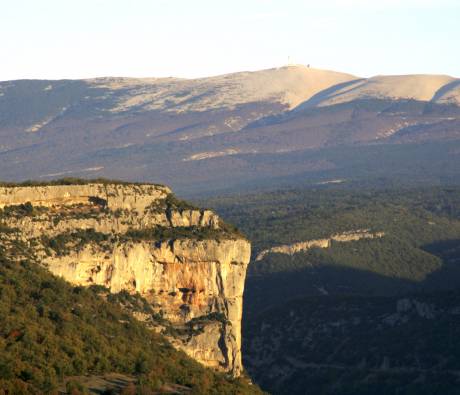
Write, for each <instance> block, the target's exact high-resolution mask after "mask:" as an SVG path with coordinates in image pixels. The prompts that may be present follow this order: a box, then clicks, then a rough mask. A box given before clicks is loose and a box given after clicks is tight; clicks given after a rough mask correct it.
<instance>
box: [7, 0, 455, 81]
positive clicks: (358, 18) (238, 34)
mask: <svg viewBox="0 0 460 395" xmlns="http://www.w3.org/2000/svg"><path fill="white" fill-rule="evenodd" d="M459 21H460V0H319V1H308V0H304V1H300V0H231V1H227V0H225V1H223V0H194V1H190V0H0V80H1V81H4V80H12V79H22V78H39V79H60V78H91V77H98V76H125V77H168V76H176V77H185V78H197V77H204V76H210V75H217V74H224V73H230V72H236V71H243V70H258V69H266V68H272V67H279V66H283V65H286V64H287V63H288V62H290V63H294V64H305V65H307V64H309V65H311V67H315V68H323V69H330V70H336V71H342V72H348V73H351V74H355V75H357V76H361V77H368V76H372V75H378V74H418V73H429V74H449V75H452V76H455V77H460V50H459V43H460V23H459Z"/></svg>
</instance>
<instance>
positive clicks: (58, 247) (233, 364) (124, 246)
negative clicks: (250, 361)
mask: <svg viewBox="0 0 460 395" xmlns="http://www.w3.org/2000/svg"><path fill="white" fill-rule="evenodd" d="M27 202H30V203H32V207H31V206H30V205H28V209H26V207H25V206H24V205H25V204H26V203H27ZM15 205H16V206H15ZM21 205H22V206H21ZM0 207H3V208H4V210H3V214H2V221H3V222H4V223H5V224H7V225H8V226H10V227H14V228H17V229H19V230H20V237H21V238H22V239H23V240H24V241H26V240H27V241H28V242H29V243H33V244H34V245H36V252H37V255H38V256H39V257H40V261H41V262H43V263H44V264H45V265H46V266H47V268H48V269H49V270H50V271H51V272H53V273H54V274H56V275H59V276H62V277H63V278H65V279H66V280H68V281H70V282H72V283H73V284H76V285H83V286H89V285H101V286H104V287H106V288H108V289H109V290H110V292H112V293H118V292H120V291H128V292H129V293H133V294H134V293H139V294H140V295H141V296H143V297H144V298H145V299H146V300H147V301H148V303H149V304H150V306H151V307H152V309H153V311H154V312H155V316H157V317H161V322H162V327H161V328H156V329H157V330H159V331H163V332H164V333H165V335H167V336H168V337H169V338H170V340H171V342H172V343H173V344H174V345H175V346H176V347H178V348H180V349H182V350H184V351H185V352H186V353H187V354H189V355H190V356H192V357H193V358H195V359H196V360H198V361H200V362H201V363H203V364H205V365H206V366H210V367H213V368H216V369H218V370H222V371H228V372H231V373H232V374H233V375H235V376H238V375H239V374H240V373H241V371H242V363H241V317H242V304H243V303H242V302H243V301H242V298H243V290H244V281H245V276H246V268H247V265H248V262H249V259H250V244H249V242H248V241H247V240H245V239H244V238H243V237H241V236H240V235H238V234H236V233H234V232H230V231H228V230H226V228H225V224H223V223H222V222H221V221H220V219H219V217H218V216H217V215H216V214H214V213H213V212H212V211H209V210H199V209H196V208H193V207H190V206H188V205H186V204H185V203H184V202H180V201H178V200H177V199H175V198H173V197H172V195H171V192H170V190H169V189H168V188H166V187H163V186H155V185H116V184H108V185H104V184H89V185H71V186H68V185H65V186H39V187H17V188H1V189H0ZM175 229H177V231H176V230H175ZM144 319H145V317H144ZM197 322H198V323H199V325H195V324H196V323H197ZM184 328H187V330H184Z"/></svg>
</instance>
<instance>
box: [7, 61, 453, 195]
mask: <svg viewBox="0 0 460 395" xmlns="http://www.w3.org/2000/svg"><path fill="white" fill-rule="evenodd" d="M459 103H460V80H459V79H456V78H453V77H449V76H443V75H439V76H437V75H406V76H376V77H372V78H360V77H357V76H353V75H350V74H344V73H337V72H333V71H326V70H318V69H314V68H309V67H305V66H287V67H281V68H275V69H269V70H261V71H255V72H240V73H234V74H227V75H222V76H215V77H209V78H200V79H179V78H149V79H133V78H96V79H90V80H59V81H40V80H19V81H6V82H1V83H0V178H2V179H5V180H18V179H27V178H35V179H37V178H38V179H49V178H53V177H60V176H80V177H81V176H84V177H87V176H90V177H99V176H104V177H112V178H120V177H121V178H124V179H138V180H145V181H149V180H159V181H161V182H163V183H166V184H169V185H172V186H173V187H175V188H176V190H179V191H180V192H186V193H191V192H193V193H202V192H205V191H209V190H213V191H214V190H218V189H220V188H247V186H248V185H250V186H254V185H273V184H276V185H279V184H280V183H281V184H282V183H287V184H289V183H292V182H294V183H297V182H298V181H299V180H302V182H312V183H317V182H327V181H328V180H331V179H341V180H345V181H347V180H356V179H368V178H369V177H374V178H379V179H380V178H385V179H387V178H395V177H396V178H398V179H407V180H411V182H412V181H414V182H424V181H426V180H427V179H429V180H431V181H435V182H444V181H443V180H444V179H445V180H449V182H451V181H452V180H455V177H458V172H456V171H455V169H456V168H458V165H459V162H460V156H459V155H458V152H460V139H459V137H460V134H459V130H460V108H459ZM389 158H392V159H391V160H389ZM425 166H429V168H428V171H422V172H421V171H420V169H421V168H423V167H425ZM456 174H457V175H456ZM441 177H442V178H443V180H441Z"/></svg>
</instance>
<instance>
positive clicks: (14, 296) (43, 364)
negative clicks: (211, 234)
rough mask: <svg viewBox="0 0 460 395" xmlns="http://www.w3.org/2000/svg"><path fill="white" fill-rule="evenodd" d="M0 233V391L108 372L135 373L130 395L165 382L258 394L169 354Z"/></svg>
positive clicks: (51, 386) (110, 305) (52, 386)
mask: <svg viewBox="0 0 460 395" xmlns="http://www.w3.org/2000/svg"><path fill="white" fill-rule="evenodd" d="M0 236H1V237H0V239H1V240H2V243H1V246H0V388H1V390H0V393H7V394H18V395H20V394H45V393H46V394H51V393H56V388H57V386H58V383H60V382H62V381H63V380H64V379H65V378H66V377H68V376H78V375H99V374H103V373H107V372H118V373H124V374H130V375H135V376H136V377H137V384H136V392H135V393H137V394H152V393H156V392H154V391H158V390H160V391H161V388H162V387H163V385H165V384H168V383H175V384H180V385H183V386H186V387H188V388H189V389H190V393H192V394H204V393H209V394H251V393H259V392H258V389H257V388H256V387H254V386H249V385H247V384H245V383H244V381H242V380H232V379H229V378H227V377H226V376H224V375H222V374H217V373H214V372H212V371H211V370H208V369H205V368H203V367H202V366H201V365H199V364H198V363H196V362H194V361H193V360H191V359H190V358H188V357H186V356H185V354H183V353H181V352H178V351H176V350H174V349H173V348H172V347H171V346H170V345H169V344H168V343H167V342H166V341H165V340H164V339H163V338H162V337H161V336H159V335H155V334H154V333H152V332H151V331H149V330H148V329H146V328H145V326H144V325H142V324H141V323H139V322H137V321H136V320H134V319H133V318H131V316H130V315H129V314H127V313H125V312H123V310H122V309H121V307H120V306H119V305H118V303H117V302H116V301H111V300H110V298H109V300H108V301H104V299H103V298H101V297H100V296H99V292H101V291H103V289H100V287H99V288H98V287H91V288H83V287H72V286H70V285H69V284H68V283H66V282H65V281H64V280H62V279H59V278H57V277H54V276H53V275H51V274H50V273H49V272H48V271H47V270H45V269H44V268H42V267H41V266H40V265H39V264H38V263H37V262H35V261H34V260H33V254H32V253H31V251H28V250H27V246H26V245H25V244H21V243H15V244H14V245H12V244H8V243H7V240H8V239H9V238H10V236H11V235H10V234H3V233H2V234H1V235H0ZM20 256H30V257H31V258H30V259H19V258H20ZM13 257H14V260H13V259H12V258H13ZM18 259H19V260H18ZM1 391H3V392H1ZM5 391H6V392H5ZM72 393H73V394H77V393H79V392H72Z"/></svg>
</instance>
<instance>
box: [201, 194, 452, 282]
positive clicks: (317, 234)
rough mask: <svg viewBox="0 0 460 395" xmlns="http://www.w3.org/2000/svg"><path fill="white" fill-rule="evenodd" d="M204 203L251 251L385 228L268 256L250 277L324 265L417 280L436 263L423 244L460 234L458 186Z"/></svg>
mask: <svg viewBox="0 0 460 395" xmlns="http://www.w3.org/2000/svg"><path fill="white" fill-rule="evenodd" d="M205 203H206V204H208V205H210V206H211V207H214V208H215V209H216V210H217V211H218V212H219V213H220V214H221V215H222V217H223V218H225V219H226V220H227V221H229V222H233V223H235V224H237V225H238V226H239V227H240V228H241V229H242V230H243V231H244V232H245V233H246V234H247V235H248V237H249V239H250V240H251V241H252V242H253V249H254V255H256V254H257V253H258V252H260V251H262V250H264V249H267V248H270V247H272V246H276V245H282V244H292V243H295V242H300V241H305V240H312V239H320V238H324V237H330V236H331V235H333V234H336V233H342V232H347V231H353V230H358V229H369V231H370V232H384V233H385V236H384V237H383V238H379V239H371V240H361V241H356V242H347V243H333V246H332V248H330V249H324V250H310V251H309V252H307V253H299V254H296V255H294V256H293V257H291V256H284V255H282V254H269V255H267V256H266V258H264V260H263V261H261V262H256V263H254V264H253V265H250V267H249V275H264V274H270V273H274V272H284V271H292V270H300V269H302V268H307V267H310V266H311V265H312V264H314V263H316V264H319V263H329V264H334V265H345V266H346V267H350V268H354V269H358V270H368V271H372V272H374V273H377V274H379V275H383V276H387V277H393V278H404V279H408V280H413V281H420V280H423V279H424V278H425V277H426V275H428V274H429V273H431V272H432V271H434V270H437V269H439V268H440V266H441V265H442V261H441V259H440V258H439V257H438V256H437V255H438V253H434V251H433V249H431V250H430V251H428V245H433V243H439V242H441V241H443V240H455V239H459V238H460V189H456V188H448V189H441V188H431V189H416V190H364V191H360V192H355V191H350V190H347V189H342V190H330V189H316V190H288V191H278V192H274V193H266V194H253V195H247V196H238V197H226V198H214V199H210V200H208V201H206V202H205Z"/></svg>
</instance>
